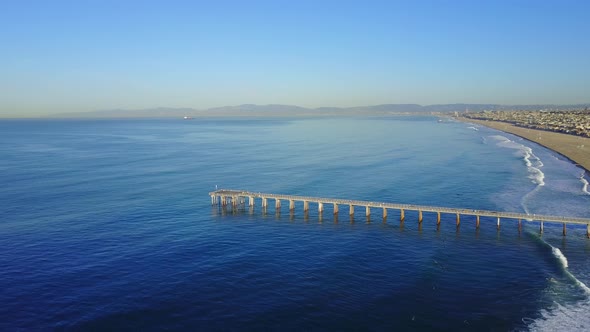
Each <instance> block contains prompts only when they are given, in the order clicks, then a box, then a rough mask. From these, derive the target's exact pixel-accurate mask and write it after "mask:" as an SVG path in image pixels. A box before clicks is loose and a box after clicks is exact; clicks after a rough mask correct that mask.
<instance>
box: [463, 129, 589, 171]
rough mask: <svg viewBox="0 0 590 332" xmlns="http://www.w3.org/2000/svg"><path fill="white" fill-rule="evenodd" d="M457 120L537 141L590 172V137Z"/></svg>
mask: <svg viewBox="0 0 590 332" xmlns="http://www.w3.org/2000/svg"><path fill="white" fill-rule="evenodd" d="M459 120H461V121H465V122H470V123H477V124H480V125H482V126H486V127H490V128H494V129H498V130H501V131H504V132H507V133H511V134H514V135H516V136H520V137H522V138H525V139H527V140H529V141H533V142H535V143H538V144H540V145H542V146H544V147H546V148H548V149H551V150H553V151H555V152H557V153H559V154H561V155H563V156H565V157H567V158H568V159H570V160H572V161H573V162H574V163H576V164H578V165H579V166H580V167H582V168H584V169H585V170H586V172H587V173H588V174H590V138H587V137H580V136H574V135H568V134H562V133H554V132H551V131H544V130H536V129H528V128H522V127H517V126H514V125H511V124H509V123H505V122H497V121H482V120H474V119H467V118H460V119H459Z"/></svg>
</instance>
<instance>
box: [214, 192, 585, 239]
mask: <svg viewBox="0 0 590 332" xmlns="http://www.w3.org/2000/svg"><path fill="white" fill-rule="evenodd" d="M209 196H211V204H213V205H214V204H220V205H222V206H224V207H225V206H228V205H230V204H231V206H232V208H237V207H238V206H241V205H245V204H246V199H247V200H248V206H251V207H253V206H254V205H255V201H256V199H260V202H261V205H262V208H263V209H267V208H268V200H269V199H270V200H274V202H275V209H276V211H277V212H279V211H280V209H281V201H287V202H289V211H291V212H293V211H294V210H295V202H303V211H304V212H305V213H308V211H309V203H312V204H315V205H317V209H318V213H319V214H320V216H321V215H322V213H323V212H324V206H328V208H329V206H330V205H331V206H332V211H333V213H334V215H338V213H339V208H338V206H339V205H343V206H346V205H348V206H349V215H351V216H353V215H354V208H355V207H364V208H365V216H366V217H367V218H370V216H371V208H375V209H380V210H382V218H383V220H384V221H385V220H387V210H388V209H391V210H398V211H399V215H400V221H401V222H403V221H404V220H405V211H417V212H418V223H422V221H423V219H424V217H423V212H432V213H436V224H437V226H439V225H440V222H441V214H442V213H445V214H452V215H455V216H456V226H457V227H459V225H460V224H461V216H463V215H468V216H475V217H476V224H475V227H476V228H479V227H480V217H491V218H494V219H495V221H496V227H497V228H498V230H499V229H500V224H501V220H502V219H513V220H518V227H519V230H520V228H521V225H522V224H521V221H522V220H523V219H524V220H527V221H537V222H539V231H540V232H541V233H542V232H543V223H544V222H549V223H560V224H563V235H564V236H565V235H566V228H567V227H566V225H567V224H577V225H586V236H587V237H588V238H590V218H579V217H565V216H551V215H539V214H527V213H519V212H501V211H490V210H473V209H463V208H451V207H441V206H427V205H413V204H399V203H387V202H372V201H360V200H350V199H340V198H326V197H311V196H295V195H283V194H269V193H260V192H251V191H243V190H232V189H219V190H215V191H213V192H210V193H209ZM271 202H272V201H271Z"/></svg>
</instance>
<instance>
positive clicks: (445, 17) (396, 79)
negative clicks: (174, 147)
mask: <svg viewBox="0 0 590 332" xmlns="http://www.w3.org/2000/svg"><path fill="white" fill-rule="evenodd" d="M588 13H590V2H587V1H571V0H570V1H568V0H566V1H530V0H523V1H444V2H443V1H411V2H410V1H408V2H401V1H351V2H344V1H307V0H306V1H249V2H242V1H214V2H213V1H197V2H190V1H166V2H155V1H125V2H119V1H45V2H44V1H10V2H6V3H3V5H2V10H1V11H0V117H27V116H39V115H47V114H51V113H63V112H83V111H95V110H101V109H142V108H153V107H160V106H164V107H179V108H182V107H187V108H195V109H205V108H210V107H218V106H225V105H239V104H289V105H299V106H303V107H322V106H336V107H351V106H361V105H377V104H388V103H402V104H403V103H416V104H422V105H429V104H451V103H486V104H487V103H489V104H582V103H589V102H590V100H589V99H590V97H589V96H590V94H589V92H590V90H589V87H590V60H589V59H590V56H588V55H589V54H590V43H588V41H587V39H588V33H589V32H590V20H589V19H588Z"/></svg>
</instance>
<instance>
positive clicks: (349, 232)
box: [0, 118, 590, 330]
mask: <svg viewBox="0 0 590 332" xmlns="http://www.w3.org/2000/svg"><path fill="white" fill-rule="evenodd" d="M469 127H470V125H467V124H463V123H437V122H436V119H434V118H384V119H287V120H267V119H260V120H239V121H230V120H218V119H214V120H210V119H209V120H198V119H197V120H193V121H175V120H137V121H131V120H125V121H3V122H0V129H1V130H0V138H1V139H0V156H1V158H0V170H1V171H2V172H1V173H0V179H1V181H0V183H2V186H1V187H0V200H1V201H2V202H3V204H2V205H1V206H0V213H1V215H2V222H1V223H0V245H1V246H2V248H3V250H2V254H0V267H1V268H0V288H1V289H3V291H2V292H0V301H2V303H3V306H1V307H0V317H3V319H2V320H1V321H0V329H2V330H15V329H28V330H30V329H33V330H37V329H75V330H87V329H104V330H113V329H126V330H131V329H134V330H138V329H141V330H160V329H164V328H168V329H180V330H195V329H200V330H226V329H244V330H261V329H275V330H279V329H280V330H308V329H316V330H321V329H333V330H335V329H338V330H343V329H348V330H358V329H372V330H392V329H412V330H432V329H441V330H449V329H452V330H490V329H498V330H510V329H529V328H531V329H535V330H536V329H539V330H543V329H556V328H558V327H559V326H564V327H567V328H568V330H571V329H579V330H584V329H587V327H588V326H589V325H588V321H590V319H589V318H588V316H589V315H588V314H586V313H585V312H586V311H584V310H585V309H587V308H588V306H587V301H588V299H587V295H586V294H585V291H584V287H585V285H584V284H588V282H590V269H588V268H587V266H590V264H588V263H590V262H588V261H589V259H588V257H590V243H589V242H588V241H586V240H585V239H584V232H585V230H584V229H582V228H571V227H570V229H568V230H569V232H568V237H567V238H565V239H564V238H562V237H561V235H560V234H561V233H560V227H559V226H550V225H546V228H545V229H546V231H545V235H544V236H543V238H542V239H541V238H539V236H538V234H537V224H534V223H531V224H527V223H525V227H524V230H523V232H522V233H520V234H519V233H518V230H517V228H516V222H515V221H509V220H506V221H503V222H502V228H501V230H500V231H499V232H498V231H497V230H496V228H495V221H494V220H486V219H485V218H482V226H481V229H480V230H479V231H476V230H475V227H474V223H475V221H474V220H473V218H471V217H467V216H465V217H463V218H462V220H461V226H460V228H459V229H458V230H457V229H456V228H455V220H454V216H445V215H443V221H442V226H441V229H440V230H438V231H437V229H436V226H435V222H434V221H435V220H436V219H435V218H436V217H435V215H430V214H427V213H425V220H424V223H423V225H422V226H421V227H419V226H418V224H417V222H416V220H417V215H416V214H415V213H413V212H406V221H405V222H404V223H403V224H400V222H399V214H398V212H397V211H389V219H388V220H387V222H386V223H383V222H382V220H381V218H380V213H381V212H380V211H377V210H376V209H374V210H373V214H372V216H371V222H367V220H366V219H365V218H364V216H363V212H364V211H362V210H361V209H358V210H357V211H356V218H355V219H354V220H353V222H351V220H350V219H349V218H348V216H347V213H342V212H341V215H340V217H339V218H338V220H337V221H336V220H334V218H333V216H332V214H331V207H330V206H327V207H326V211H325V212H324V214H323V218H322V219H321V221H320V220H319V219H320V218H319V216H318V215H317V212H316V211H315V210H314V209H315V206H313V205H312V211H311V212H310V215H309V216H308V217H307V218H306V217H305V216H304V215H303V214H302V213H301V211H302V207H301V206H300V203H297V204H298V205H297V206H296V212H295V214H294V215H290V214H289V212H288V208H287V207H286V206H283V210H282V213H280V214H276V213H275V211H274V206H272V207H270V208H269V210H268V213H266V214H264V213H263V212H262V211H261V210H260V209H259V206H257V207H256V208H255V209H254V211H249V210H248V209H244V210H241V211H238V212H232V211H231V210H228V211H224V210H222V209H218V208H216V207H211V206H210V200H209V197H208V196H207V193H208V192H209V191H211V190H213V189H214V188H215V185H218V186H219V187H231V188H236V189H246V190H253V191H261V192H276V193H288V194H300V195H314V196H332V197H346V198H353V199H363V200H371V201H392V202H400V203H413V204H429V205H441V206H461V207H466V208H474V209H499V210H507V211H524V210H525V209H527V210H529V211H531V213H549V212H551V214H570V215H580V216H588V215H590V204H588V203H590V196H588V195H587V194H585V193H584V190H583V189H584V181H583V180H586V179H585V178H580V173H581V171H580V169H578V168H576V167H574V166H573V165H571V163H569V162H567V161H564V160H561V159H562V158H559V157H558V156H556V155H555V154H554V153H552V152H550V151H547V150H545V149H543V148H541V147H539V146H537V145H534V144H532V143H528V142H525V141H522V140H519V139H518V138H516V137H513V136H511V135H508V134H504V133H499V132H497V131H493V130H490V129H486V128H483V127H473V128H476V129H478V130H473V128H469ZM500 136H501V137H500ZM507 146H509V147H510V148H507ZM515 147H516V148H515ZM531 168H536V170H537V171H538V172H537V171H531ZM539 172H541V173H542V176H543V177H542V178H541V180H539V179H540V176H541V174H540V173H539ZM541 181H542V182H543V185H542V188H540V185H541ZM586 181H587V180H586ZM257 203H258V205H260V202H259V201H258V202H257ZM271 205H272V204H271ZM341 210H342V211H343V212H348V211H344V209H341ZM346 210H347V209H346ZM564 260H565V261H567V266H565V265H564V263H563V262H564ZM569 312H574V313H576V314H575V315H569V314H568V313H569Z"/></svg>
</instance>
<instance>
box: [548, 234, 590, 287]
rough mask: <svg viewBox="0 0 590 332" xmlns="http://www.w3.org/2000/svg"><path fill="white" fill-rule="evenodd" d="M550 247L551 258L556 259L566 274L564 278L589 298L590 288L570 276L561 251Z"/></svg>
mask: <svg viewBox="0 0 590 332" xmlns="http://www.w3.org/2000/svg"><path fill="white" fill-rule="evenodd" d="M549 246H551V252H552V253H553V256H555V258H557V260H558V261H559V262H560V264H561V266H562V267H563V270H564V272H565V274H566V276H567V277H568V278H569V279H570V280H572V281H573V282H574V283H575V284H576V285H577V286H578V287H580V288H581V289H582V290H583V291H584V293H586V295H588V296H590V288H588V286H586V284H584V283H583V282H581V281H580V280H578V278H576V277H575V276H574V275H573V274H571V272H570V271H568V269H567V268H568V263H567V258H566V257H565V256H564V255H563V253H562V252H561V250H559V248H555V247H554V246H552V245H550V244H549Z"/></svg>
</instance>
